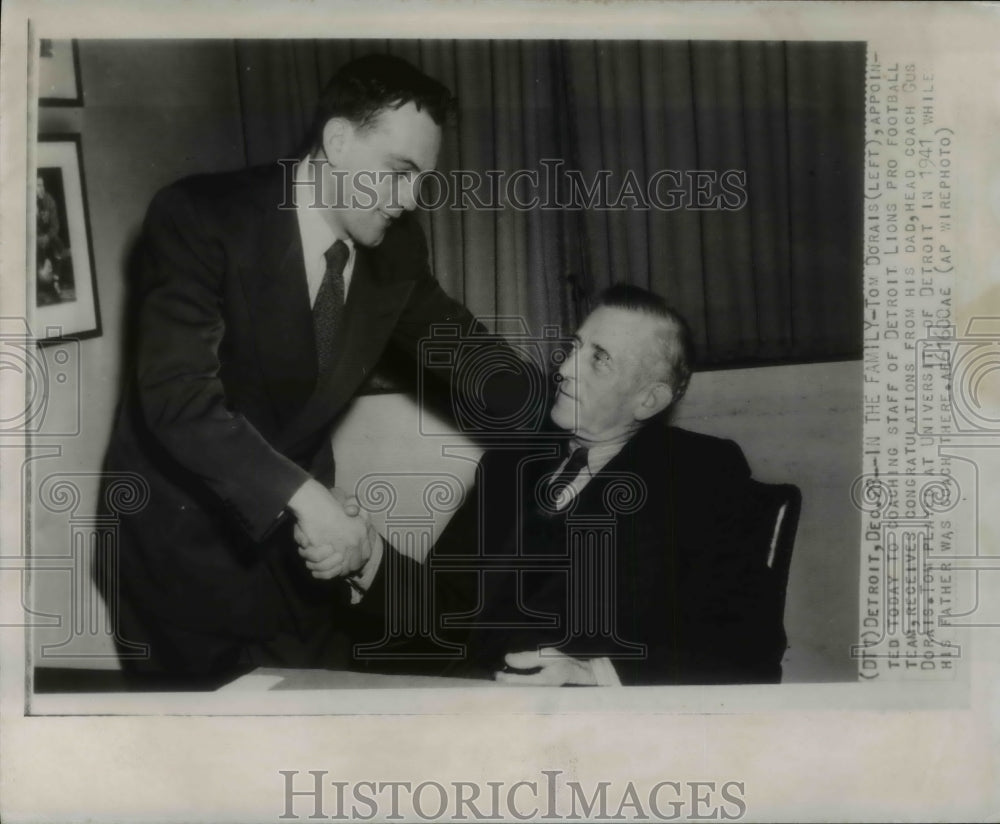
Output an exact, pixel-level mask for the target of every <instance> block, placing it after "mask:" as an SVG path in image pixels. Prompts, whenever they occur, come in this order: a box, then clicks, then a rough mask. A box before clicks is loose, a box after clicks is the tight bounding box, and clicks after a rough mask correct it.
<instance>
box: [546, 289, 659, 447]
mask: <svg viewBox="0 0 1000 824" xmlns="http://www.w3.org/2000/svg"><path fill="white" fill-rule="evenodd" d="M660 323H662V321H660V320H659V319H658V318H655V317H653V316H651V315H647V314H644V313H642V312H632V311H629V310H627V309H619V308H617V307H612V306H601V307H598V308H597V309H595V310H594V311H593V312H591V313H590V315H589V316H588V317H587V319H586V320H585V321H584V322H583V325H582V326H581V327H580V328H579V330H578V331H577V333H576V335H575V343H574V346H573V351H572V353H571V354H570V356H569V357H568V358H567V359H566V361H565V362H564V363H563V364H562V366H561V367H560V369H559V377H560V380H559V384H558V386H557V388H556V398H555V403H554V404H553V406H552V411H551V412H550V415H551V417H552V420H553V422H554V423H555V424H556V425H557V426H559V427H561V428H563V429H567V430H569V431H571V432H573V433H574V434H575V435H576V436H577V437H578V438H580V440H582V441H585V442H589V443H602V442H608V441H616V440H621V439H624V438H626V437H628V436H629V434H630V433H631V432H632V431H633V430H634V429H635V428H636V427H637V426H638V425H639V423H640V422H641V421H642V420H644V419H645V417H644V416H643V412H642V405H643V401H644V399H646V398H647V397H648V391H649V387H650V386H651V385H652V384H654V383H662V382H661V381H659V380H658V377H657V376H656V375H655V372H654V369H653V364H654V363H655V361H656V359H657V350H656V347H657V345H658V340H657V335H656V332H657V326H658V324H660Z"/></svg>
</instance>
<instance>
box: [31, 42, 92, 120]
mask: <svg viewBox="0 0 1000 824" xmlns="http://www.w3.org/2000/svg"><path fill="white" fill-rule="evenodd" d="M38 102H39V103H40V104H41V105H43V106H82V105H83V84H82V83H81V81H80V48H79V46H78V45H77V41H76V40H54V39H49V38H42V39H40V40H39V41H38Z"/></svg>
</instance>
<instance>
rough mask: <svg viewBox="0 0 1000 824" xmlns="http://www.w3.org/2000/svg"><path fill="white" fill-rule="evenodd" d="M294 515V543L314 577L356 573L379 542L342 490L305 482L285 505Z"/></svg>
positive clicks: (353, 499)
mask: <svg viewBox="0 0 1000 824" xmlns="http://www.w3.org/2000/svg"><path fill="white" fill-rule="evenodd" d="M288 508H289V509H290V510H291V512H292V514H293V515H294V516H295V520H296V524H295V542H296V543H297V544H298V545H299V555H301V556H302V557H303V558H304V559H305V563H306V568H307V569H308V570H309V571H310V572H311V573H312V576H313V577H314V578H320V579H323V580H328V579H330V578H337V577H346V576H349V575H354V574H357V573H358V572H360V571H361V569H362V568H363V567H364V565H365V563H366V562H367V561H368V559H369V558H370V557H371V554H372V547H373V546H374V545H375V543H376V542H377V541H378V540H379V536H378V532H377V531H376V530H375V527H374V526H373V525H372V523H371V521H370V520H369V519H368V515H367V513H364V512H363V511H362V510H361V507H359V506H358V502H357V499H356V498H349V497H348V496H347V495H346V494H345V493H344V492H343V491H342V490H340V489H337V488H336V487H335V488H333V489H329V490H328V489H327V488H326V487H324V486H323V485H322V484H321V483H319V481H315V480H310V481H306V483H304V484H303V485H302V486H301V487H300V488H299V490H298V491H297V492H296V493H295V494H294V495H293V496H292V498H291V500H289V502H288Z"/></svg>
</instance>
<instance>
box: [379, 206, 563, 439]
mask: <svg viewBox="0 0 1000 824" xmlns="http://www.w3.org/2000/svg"><path fill="white" fill-rule="evenodd" d="M406 228H407V232H408V235H407V241H406V245H405V253H404V256H403V261H404V263H403V265H405V266H407V267H409V268H410V270H411V272H412V273H415V275H416V285H415V286H414V289H413V293H412V294H411V297H410V300H409V302H408V304H407V306H406V309H405V310H404V312H403V314H402V316H401V317H400V319H399V321H398V322H397V324H396V328H395V330H394V332H393V338H392V340H393V344H394V345H395V346H397V347H398V348H400V349H402V350H403V351H405V352H407V353H408V354H410V355H411V356H412V357H413V358H414V359H416V360H417V362H418V364H419V368H421V369H426V370H428V371H429V372H430V373H432V374H433V375H434V376H435V377H436V378H437V379H438V380H440V381H443V382H446V383H448V384H449V385H451V386H452V389H453V392H452V395H453V397H455V396H457V397H460V398H461V399H462V401H463V407H464V409H466V410H480V411H481V412H482V414H480V415H474V416H473V417H472V418H471V419H470V418H462V417H460V416H455V418H456V421H457V422H458V423H459V425H460V426H461V425H462V423H463V422H466V423H469V424H470V425H471V427H472V428H473V429H475V430H478V431H482V430H489V429H492V428H493V427H494V426H495V425H496V422H498V421H510V420H532V421H538V420H543V419H544V417H545V416H544V414H541V413H543V412H544V411H545V410H544V409H543V408H542V407H544V406H546V405H547V403H548V398H549V395H548V393H547V392H546V391H545V376H544V375H543V374H542V370H541V368H540V366H539V365H538V364H537V363H534V362H533V361H532V360H531V359H530V358H526V357H525V353H524V352H520V351H518V350H517V349H515V348H514V347H512V346H510V345H509V343H508V342H507V341H506V340H505V339H504V337H503V336H502V335H494V334H491V333H489V331H488V330H487V329H486V327H485V326H483V324H482V323H480V322H479V321H478V320H477V319H476V318H475V316H473V315H472V313H471V312H469V310H468V309H466V308H465V306H463V305H462V304H461V303H459V302H458V301H457V300H455V299H454V298H452V297H450V296H449V295H448V294H447V293H446V292H445V291H444V289H442V288H441V286H440V284H439V283H438V282H437V280H435V279H434V277H433V276H432V274H431V271H430V267H429V265H428V252H427V242H426V240H425V239H424V233H423V230H422V229H421V228H420V225H419V224H418V223H417V222H416V220H414V219H412V218H411V219H409V220H408V222H407V227H406ZM442 327H451V328H453V329H454V328H457V330H458V335H457V336H456V337H454V338H442V337H441V336H440V335H437V336H436V333H437V332H439V331H440V330H441V329H442ZM432 339H433V340H434V344H433V346H434V351H435V353H437V354H438V356H440V354H441V353H442V352H443V351H444V350H446V349H452V350H453V352H454V354H453V356H452V357H451V358H450V359H448V363H447V365H441V363H442V361H443V360H444V359H442V358H440V357H436V358H434V359H431V358H428V357H426V356H425V354H424V353H425V352H426V343H427V342H428V341H431V340H432ZM457 375H469V376H470V377H471V379H470V380H467V381H463V382H462V383H460V384H456V383H454V380H455V377H456V376H457ZM540 390H541V391H540ZM529 404H540V406H539V407H538V409H537V410H536V411H537V412H539V414H536V415H529V416H525V415H522V412H524V411H525V410H526V406H527V405H529Z"/></svg>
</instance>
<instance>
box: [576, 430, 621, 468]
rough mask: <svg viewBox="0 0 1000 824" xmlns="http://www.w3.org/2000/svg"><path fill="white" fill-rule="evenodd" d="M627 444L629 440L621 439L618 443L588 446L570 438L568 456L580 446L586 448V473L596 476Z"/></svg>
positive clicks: (609, 442)
mask: <svg viewBox="0 0 1000 824" xmlns="http://www.w3.org/2000/svg"><path fill="white" fill-rule="evenodd" d="M628 442H629V438H628V437H625V438H622V439H621V440H620V441H608V442H606V443H595V444H588V443H585V442H583V441H579V440H577V439H576V438H570V440H569V444H568V446H569V454H570V455H572V454H573V451H574V450H575V449H576V448H577V447H580V446H583V447H586V449H587V472H589V473H590V474H591V475H596V474H597V473H598V472H600V471H601V470H602V469H604V467H605V466H607V465H608V464H609V463H611V461H612V459H614V457H615V456H616V455H617V454H618V453H619V452H621V451H622V449H624V447H625V444H627V443H628Z"/></svg>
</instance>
